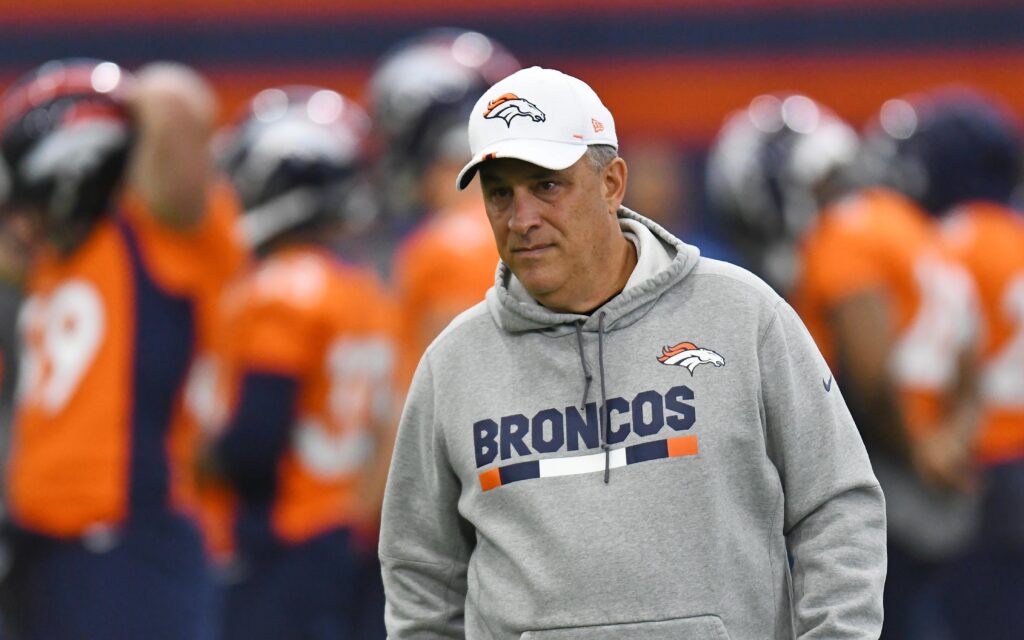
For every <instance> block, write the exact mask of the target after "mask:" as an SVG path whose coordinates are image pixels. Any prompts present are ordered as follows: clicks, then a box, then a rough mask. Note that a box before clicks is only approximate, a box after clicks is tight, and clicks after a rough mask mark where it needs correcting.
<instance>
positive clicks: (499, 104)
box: [456, 67, 619, 191]
mask: <svg viewBox="0 0 1024 640" xmlns="http://www.w3.org/2000/svg"><path fill="white" fill-rule="evenodd" d="M592 144H606V145H610V146H613V147H615V148H618V146H619V141H618V138H616V136H615V121H614V120H612V114H611V112H610V111H608V109H607V108H606V107H605V106H604V105H603V104H601V99H600V98H598V97H597V94H596V93H594V90H593V89H591V88H590V87H589V86H588V85H587V83H585V82H583V81H582V80H578V79H576V78H574V77H572V76H569V75H566V74H564V73H562V72H561V71H555V70H554V69H542V68H540V67H530V68H529V69H522V70H520V71H516V72H515V73H513V74H512V75H510V76H508V77H507V78H505V79H504V80H501V81H499V82H498V83H497V84H495V85H494V86H493V87H491V88H490V89H488V90H487V91H486V92H485V93H484V95H483V96H481V97H480V99H479V100H477V103H476V105H475V106H474V107H473V111H472V113H471V114H470V116H469V148H470V151H471V152H472V154H473V158H472V160H470V161H469V163H467V164H466V166H465V167H463V168H462V171H461V172H460V173H459V177H458V179H457V180H456V187H458V189H459V190H460V191H461V190H462V189H465V188H466V186H467V185H469V183H470V182H472V180H473V176H474V175H476V170H477V167H478V166H479V165H480V163H481V162H484V161H485V160H493V159H495V158H515V159H517V160H524V161H526V162H529V163H532V164H535V165H538V166H541V167H544V168H545V169H553V170H555V171H559V170H561V169H566V168H568V167H571V166H572V165H573V164H575V163H576V161H577V160H579V159H580V158H582V157H583V154H584V153H586V151H587V147H588V146H590V145H592Z"/></svg>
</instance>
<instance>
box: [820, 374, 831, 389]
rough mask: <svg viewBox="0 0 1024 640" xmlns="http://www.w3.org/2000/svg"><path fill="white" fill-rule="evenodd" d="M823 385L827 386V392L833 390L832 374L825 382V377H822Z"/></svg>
mask: <svg viewBox="0 0 1024 640" xmlns="http://www.w3.org/2000/svg"><path fill="white" fill-rule="evenodd" d="M821 386H823V387H825V393H828V392H829V391H831V390H832V376H829V377H828V382H825V379H824V378H822V379H821Z"/></svg>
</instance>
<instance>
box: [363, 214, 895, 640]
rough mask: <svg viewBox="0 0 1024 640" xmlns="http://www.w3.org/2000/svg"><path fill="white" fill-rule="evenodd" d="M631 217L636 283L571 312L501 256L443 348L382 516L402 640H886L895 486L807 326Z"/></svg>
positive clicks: (408, 412) (415, 402) (426, 375)
mask: <svg viewBox="0 0 1024 640" xmlns="http://www.w3.org/2000/svg"><path fill="white" fill-rule="evenodd" d="M619 215H620V222H621V223H622V225H623V228H624V229H625V230H627V231H628V232H629V235H630V236H631V240H633V242H634V244H636V245H637V246H638V249H639V253H640V256H639V264H638V266H637V269H636V270H635V271H634V278H632V279H631V280H630V282H629V283H628V284H627V287H626V288H625V289H624V290H623V292H622V293H620V294H619V295H617V296H616V297H614V298H613V299H611V300H610V301H608V302H607V303H606V304H605V305H604V306H602V307H601V308H600V309H598V310H597V311H595V312H594V313H593V314H591V315H590V316H585V315H574V314H565V313H555V312H552V311H549V310H547V309H546V308H544V307H542V306H540V305H538V304H536V303H535V302H534V301H533V300H531V299H529V298H528V296H525V298H526V299H524V294H523V292H522V289H521V285H518V283H516V282H515V281H514V277H513V276H512V274H511V273H510V272H509V271H508V269H507V267H505V266H504V265H499V268H498V273H497V278H496V283H495V287H494V288H493V289H491V290H490V291H489V292H488V294H487V300H486V302H484V303H481V304H479V305H477V306H475V307H473V308H472V309H470V310H468V311H467V312H465V313H464V314H462V315H461V316H460V317H459V318H457V319H456V320H455V321H454V322H453V323H452V324H451V326H449V328H448V329H446V330H445V332H444V333H442V335H441V336H439V337H438V338H437V340H436V341H435V342H434V344H433V345H432V346H431V347H430V349H428V351H427V353H426V354H425V355H424V357H423V359H422V360H421V362H420V364H419V368H418V370H417V373H416V377H415V380H414V381H413V385H412V389H411V391H410V394H409V398H408V400H407V402H406V406H405V410H404V413H403V415H402V421H401V425H400V428H399V434H398V440H397V443H396V447H395V452H394V458H393V460H392V464H391V472H390V476H389V479H388V487H387V495H386V498H385V502H384V512H383V520H382V526H381V538H380V555H381V561H382V563H383V568H384V569H383V571H384V584H385V588H386V592H387V598H388V606H387V625H388V631H389V633H390V637H391V638H392V639H393V640H398V639H403V638H463V637H465V638H469V639H471V640H476V639H490V638H494V639H501V640H508V639H513V638H521V639H523V640H529V639H533V640H556V639H557V640H573V639H577V638H579V639H583V638H586V639H588V640H601V639H610V638H629V639H633V638H636V639H651V640H660V639H665V640H668V639H669V638H671V639H673V640H676V639H688V638H694V639H698V638H699V639H707V640H710V639H717V640H722V639H725V638H732V639H734V640H739V639H750V640H755V639H756V640H764V639H765V638H793V637H798V638H808V639H810V638H822V639H828V640H839V639H842V638H877V637H878V635H879V632H880V629H881V624H882V585H883V582H884V579H885V515H884V513H885V511H884V503H883V498H882V493H881V490H880V489H879V488H878V483H877V481H876V480H875V477H874V475H873V474H872V471H871V467H870V465H869V463H868V459H867V456H866V454H865V452H864V447H863V445H862V443H861V440H860V437H859V435H858V433H857V430H856V427H855V426H854V424H853V422H852V420H851V418H850V414H849V412H848V411H847V409H846V405H845V403H844V402H843V399H842V396H841V395H840V393H839V389H838V388H837V386H836V384H835V383H834V381H833V379H832V376H831V374H830V373H829V370H828V368H827V366H826V365H825V362H824V361H823V360H822V358H821V355H820V354H819V353H818V351H817V349H816V348H815V346H814V343H813V342H812V340H811V338H810V337H809V335H808V334H807V331H806V330H805V329H804V327H803V325H802V324H801V322H800V320H799V319H798V318H797V316H796V315H795V314H794V313H793V311H792V309H791V308H790V307H789V306H788V305H787V304H786V303H785V302H784V301H782V300H781V299H780V298H779V297H778V296H777V295H776V294H775V293H774V292H773V291H772V290H771V289H770V288H769V287H767V286H766V285H765V284H764V283H762V282H761V281H760V280H758V279H757V278H756V277H754V276H752V275H751V274H749V273H748V272H746V271H744V270H742V269H740V268H738V267H735V266H731V265H728V264H725V263H721V262H716V261H713V260H708V259H706V258H700V257H699V255H698V252H697V250H696V249H695V248H694V247H691V246H688V245H686V244H684V243H682V242H680V241H679V240H677V239H676V238H674V237H673V236H671V235H670V234H669V233H668V232H666V231H665V230H664V229H662V228H660V227H659V226H657V225H656V224H654V223H653V222H650V221H649V220H647V219H645V218H643V217H641V216H638V215H637V214H635V213H633V212H631V211H629V210H627V209H622V210H621V211H620V212H619ZM602 406H603V407H606V408H607V411H606V412H602V411H600V410H599V408H600V407H602ZM602 418H606V419H605V420H602ZM787 549H788V551H789V554H790V556H791V559H792V570H791V569H790V563H789V562H788V561H787Z"/></svg>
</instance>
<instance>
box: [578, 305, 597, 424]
mask: <svg viewBox="0 0 1024 640" xmlns="http://www.w3.org/2000/svg"><path fill="white" fill-rule="evenodd" d="M576 342H577V343H578V344H579V346H580V366H581V367H583V400H581V401H580V411H585V410H586V408H587V395H589V393H590V383H591V382H593V380H594V376H593V375H591V373H590V369H589V368H588V367H587V360H586V358H584V357H583V321H582V320H577V321H576Z"/></svg>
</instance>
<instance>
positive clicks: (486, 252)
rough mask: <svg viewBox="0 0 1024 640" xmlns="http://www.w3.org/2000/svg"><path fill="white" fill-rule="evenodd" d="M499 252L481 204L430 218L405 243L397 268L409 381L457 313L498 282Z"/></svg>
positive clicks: (396, 279)
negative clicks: (496, 279) (496, 275)
mask: <svg viewBox="0 0 1024 640" xmlns="http://www.w3.org/2000/svg"><path fill="white" fill-rule="evenodd" d="M497 266H498V250H497V248H496V247H495V245H494V234H493V233H492V232H491V226H490V224H489V223H488V221H487V214H486V213H485V212H484V210H483V206H482V205H481V206H474V207H467V208H462V209H453V210H450V211H445V212H441V213H439V214H435V215H434V216H432V217H431V218H430V219H429V220H428V221H427V222H426V223H424V225H423V226H422V227H420V229H418V230H417V231H416V232H415V233H413V234H412V235H411V236H410V237H409V238H408V239H407V240H406V241H405V242H404V243H403V244H402V246H401V248H400V249H399V252H398V256H397V259H396V265H395V270H394V281H395V287H396V290H397V294H398V302H399V305H400V314H401V319H402V320H401V322H402V328H401V331H402V343H403V353H404V354H406V356H408V357H407V359H406V360H404V362H406V363H409V366H407V367H406V369H408V370H406V371H404V372H403V373H404V374H405V377H406V378H407V379H411V378H412V372H413V370H414V369H415V366H416V363H417V362H418V361H419V357H420V355H421V354H422V353H423V352H424V351H426V349H427V347H428V346H429V345H430V343H431V342H432V341H433V340H434V338H435V337H437V334H438V333H440V331H441V329H443V328H444V327H445V326H446V325H447V324H448V323H449V322H450V321H451V320H452V319H453V318H454V317H455V316H457V315H458V314H459V313H461V312H462V311H464V310H466V309H468V308H469V307H471V306H473V305H474V304H476V303H478V302H480V301H481V300H483V298H484V294H485V293H487V290H488V289H490V288H491V287H492V286H493V285H494V273H495V269H496V268H497Z"/></svg>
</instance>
